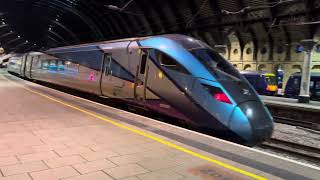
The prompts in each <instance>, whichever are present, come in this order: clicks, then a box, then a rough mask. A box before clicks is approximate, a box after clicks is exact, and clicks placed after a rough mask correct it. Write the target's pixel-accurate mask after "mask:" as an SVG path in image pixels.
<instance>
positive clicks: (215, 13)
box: [0, 0, 320, 52]
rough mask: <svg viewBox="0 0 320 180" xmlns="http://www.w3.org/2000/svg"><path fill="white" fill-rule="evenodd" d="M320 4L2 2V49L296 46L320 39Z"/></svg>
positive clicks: (243, 0)
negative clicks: (233, 43) (179, 40)
mask: <svg viewBox="0 0 320 180" xmlns="http://www.w3.org/2000/svg"><path fill="white" fill-rule="evenodd" d="M319 13H320V0H174V1H173V0H152V1H148V0H12V1H11V0H10V1H8V0H0V43H1V45H0V47H1V46H2V47H3V48H4V49H5V50H6V51H7V52H11V51H19V52H27V51H30V50H42V49H43V50H44V49H48V48H50V47H58V46H65V45H72V44H80V43H87V42H93V41H102V40H110V39H119V38H126V37H135V36H149V35H157V34H165V33H181V34H187V35H191V36H194V37H196V38H199V39H202V40H204V41H205V42H207V43H208V44H210V45H214V44H228V42H227V39H228V38H227V37H228V36H229V35H230V34H234V35H235V36H236V37H237V38H238V39H239V42H240V46H241V47H243V46H244V44H246V43H248V42H249V41H251V42H253V43H254V44H255V46H259V44H261V43H263V42H266V43H269V44H277V43H280V44H283V45H288V44H289V45H291V44H294V43H295V42H299V41H300V40H301V39H311V38H313V37H314V36H315V34H317V33H319V28H318V27H319V24H320V19H319Z"/></svg>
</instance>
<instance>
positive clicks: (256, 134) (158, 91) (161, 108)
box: [8, 34, 274, 146]
mask: <svg viewBox="0 0 320 180" xmlns="http://www.w3.org/2000/svg"><path fill="white" fill-rule="evenodd" d="M10 66H11V67H10ZM8 71H9V72H11V73H14V74H17V75H19V76H22V77H25V78H28V79H31V80H35V81H43V82H47V83H52V84H56V85H60V86H64V87H68V88H72V89H76V90H80V91H84V92H87V93H92V94H94V95H98V96H102V97H107V98H106V100H114V101H120V102H122V103H125V104H126V105H128V106H133V107H139V108H143V109H146V110H148V111H154V112H158V113H161V114H164V115H167V116H170V117H173V118H176V119H178V120H181V121H183V122H184V123H185V124H187V125H188V127H192V128H194V129H197V130H200V131H205V132H210V134H211V135H213V136H217V137H219V138H223V139H226V140H229V141H233V142H237V143H240V144H245V145H249V146H255V145H257V144H260V143H262V142H263V141H265V140H267V139H269V138H270V137H271V135H272V133H273V127H274V123H273V118H272V116H271V114H270V113H269V111H268V109H267V108H266V107H265V105H264V104H263V103H262V102H261V100H260V98H259V97H258V95H257V93H256V91H255V90H254V89H253V88H252V87H251V85H249V82H248V81H247V80H246V79H245V78H244V77H243V76H242V75H241V74H240V73H239V71H237V70H236V69H235V68H234V67H233V66H232V64H230V63H229V62H228V61H227V60H225V59H224V58H223V57H222V56H221V55H220V54H219V53H218V52H217V51H216V50H214V49H212V48H211V47H210V46H208V45H207V44H206V43H204V42H202V41H200V40H197V39H195V38H192V37H189V36H186V35H180V34H166V35H157V36H150V37H137V38H128V39H120V40H111V41H104V42H97V43H89V44H82V45H75V46H67V47H58V48H52V49H49V50H47V51H44V52H31V53H28V54H25V55H24V56H23V57H22V58H20V62H17V61H15V62H10V63H9V67H8Z"/></svg>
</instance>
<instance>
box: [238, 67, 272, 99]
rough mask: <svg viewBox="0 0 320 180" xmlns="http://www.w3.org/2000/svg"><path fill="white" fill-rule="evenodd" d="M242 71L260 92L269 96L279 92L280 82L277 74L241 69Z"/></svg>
mask: <svg viewBox="0 0 320 180" xmlns="http://www.w3.org/2000/svg"><path fill="white" fill-rule="evenodd" d="M240 73H241V74H242V75H243V76H244V77H245V78H246V79H247V80H248V81H249V82H250V84H251V85H252V86H253V87H254V89H255V90H256V91H257V92H258V94H260V95H269V96H274V95H276V94H277V92H278V83H277V77H276V75H275V74H271V73H264V72H255V71H241V72H240Z"/></svg>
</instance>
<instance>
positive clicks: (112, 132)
mask: <svg viewBox="0 0 320 180" xmlns="http://www.w3.org/2000/svg"><path fill="white" fill-rule="evenodd" d="M0 95H1V96H0V97H1V103H0V110H1V116H0V117H1V118H0V123H1V125H0V170H1V172H2V174H1V176H4V177H0V180H2V179H10V180H12V179H34V180H44V179H45V180H51V179H68V180H85V179H88V180H92V179H94V180H100V179H101V180H102V179H104V180H108V179H126V180H139V179H142V180H144V179H237V180H238V179H273V180H276V179H290V180H293V179H299V180H302V179H317V178H319V177H320V169H319V168H317V167H314V166H311V165H307V164H302V163H298V162H295V161H292V160H287V159H284V158H281V157H277V156H274V155H270V154H267V153H264V152H260V151H258V150H255V149H252V148H248V147H244V146H240V145H237V144H234V143H230V142H226V141H223V140H219V139H217V138H214V137H210V136H206V135H202V134H199V133H196V132H192V131H189V130H185V129H182V128H179V127H175V126H172V125H168V124H165V123H161V122H159V121H155V120H153V119H150V118H146V117H142V116H139V115H136V114H133V113H130V112H126V111H123V110H119V109H115V108H113V107H109V106H105V105H100V104H97V103H95V102H91V101H88V100H85V99H81V98H78V97H75V96H72V95H68V94H65V93H62V92H59V91H56V90H53V89H49V88H47V87H43V86H40V85H37V84H34V83H31V82H28V81H24V80H21V79H19V78H17V77H14V76H12V75H8V74H7V73H6V72H3V71H2V72H0Z"/></svg>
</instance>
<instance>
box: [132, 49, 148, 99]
mask: <svg viewBox="0 0 320 180" xmlns="http://www.w3.org/2000/svg"><path fill="white" fill-rule="evenodd" d="M140 54H141V56H140V63H139V65H138V66H137V70H136V77H135V83H134V97H135V99H136V100H137V101H138V102H140V103H145V100H146V93H147V92H146V90H147V83H148V73H149V66H148V65H147V64H148V59H149V53H148V51H147V50H146V51H142V50H141V53H140Z"/></svg>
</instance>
